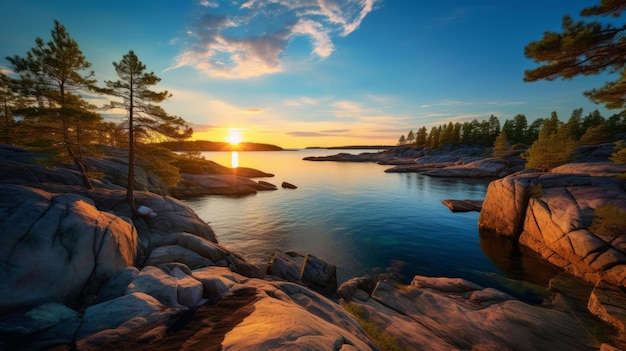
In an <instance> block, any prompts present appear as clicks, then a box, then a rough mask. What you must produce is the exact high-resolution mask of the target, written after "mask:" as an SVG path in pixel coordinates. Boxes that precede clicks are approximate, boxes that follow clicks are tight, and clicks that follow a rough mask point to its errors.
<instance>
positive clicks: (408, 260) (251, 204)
mask: <svg viewBox="0 0 626 351" xmlns="http://www.w3.org/2000/svg"><path fill="white" fill-rule="evenodd" d="M363 151H364V150H360V151H357V150H351V151H349V152H350V153H360V152H363ZM338 152H340V151H337V150H321V149H316V150H298V151H281V152H239V153H238V160H237V161H238V164H239V166H240V167H251V168H256V169H259V170H262V171H265V172H268V173H273V174H275V177H272V178H260V179H257V180H265V181H269V182H271V183H273V184H276V185H277V186H278V187H279V190H276V191H264V192H259V193H258V194H256V195H252V196H245V197H227V196H207V197H200V198H196V199H191V200H188V201H186V202H187V203H188V204H189V205H190V206H191V207H192V208H193V210H194V211H196V213H198V215H199V216H200V217H201V218H202V219H204V220H205V221H207V222H209V224H210V225H211V227H212V228H213V229H214V230H215V232H216V234H217V236H218V240H219V242H220V243H221V244H222V245H224V246H225V247H228V248H230V249H233V250H235V251H237V252H239V253H240V254H242V255H243V256H244V257H245V258H246V259H247V260H248V261H250V262H252V263H256V264H265V263H267V261H268V258H269V257H270V255H271V254H272V253H273V252H275V251H276V250H280V251H286V250H296V251H299V252H302V253H311V254H314V255H316V256H318V257H320V258H322V259H324V260H326V261H328V262H331V263H333V264H335V265H336V266H337V271H338V272H337V273H338V280H339V283H341V282H343V281H345V280H347V279H349V278H351V277H355V276H362V275H364V274H370V273H377V272H382V271H385V270H388V269H389V267H395V268H394V269H397V267H401V269H399V273H400V274H401V275H402V276H403V277H404V278H403V280H404V281H405V282H410V280H411V278H412V277H413V276H414V275H416V274H419V275H426V276H447V277H463V278H466V279H469V280H472V281H474V282H476V283H478V284H481V285H483V286H493V287H496V288H499V289H501V290H505V291H507V292H509V293H513V294H514V295H516V296H518V297H521V298H523V299H525V300H530V301H532V300H534V299H535V297H534V296H533V294H534V293H533V292H532V289H531V290H529V291H530V292H529V291H525V292H523V293H522V295H523V296H519V295H520V293H519V291H520V289H513V290H514V291H512V290H510V287H511V286H515V285H519V284H517V283H515V282H517V280H518V279H526V280H530V281H534V282H535V283H539V284H542V285H544V284H545V282H546V279H548V278H549V277H548V278H546V277H545V275H546V274H547V275H548V276H550V275H552V274H553V273H552V272H551V271H550V268H549V267H548V266H545V265H543V264H542V263H541V262H540V261H538V260H534V258H532V257H530V258H529V257H528V256H524V255H522V254H521V253H520V252H519V250H517V249H516V248H511V245H509V244H507V243H503V244H502V245H500V243H498V240H488V239H483V241H482V242H481V238H480V237H481V236H480V235H479V233H478V228H477V221H478V215H479V214H478V212H468V213H452V212H450V210H449V209H448V208H447V207H445V206H444V205H443V204H442V203H441V201H442V200H444V199H478V200H482V199H484V196H485V191H486V188H487V182H486V181H465V180H461V179H441V178H430V177H427V176H423V175H419V174H415V173H384V170H385V169H386V168H389V167H391V166H382V165H378V164H375V163H338V162H311V161H303V160H302V158H303V157H305V156H322V155H329V154H336V153H338ZM203 156H204V157H206V158H207V159H210V160H213V161H216V162H218V163H220V164H223V165H226V166H230V165H231V162H232V159H233V155H232V154H231V153H230V152H204V153H203ZM283 181H286V182H289V183H292V184H294V185H296V186H298V189H295V190H293V189H282V188H280V184H281V183H282V182H283ZM529 262H530V263H529ZM529 267H530V268H529ZM529 269H530V270H532V272H529V271H528V270H529ZM512 282H513V283H512Z"/></svg>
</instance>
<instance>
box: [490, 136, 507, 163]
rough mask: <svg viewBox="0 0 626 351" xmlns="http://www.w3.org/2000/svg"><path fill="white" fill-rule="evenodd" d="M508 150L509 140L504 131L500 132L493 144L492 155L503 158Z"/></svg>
mask: <svg viewBox="0 0 626 351" xmlns="http://www.w3.org/2000/svg"><path fill="white" fill-rule="evenodd" d="M508 151H509V141H508V139H507V137H506V133H505V132H500V134H498V137H497V138H496V141H495V143H494V145H493V157H494V158H504V156H506V154H507V152H508Z"/></svg>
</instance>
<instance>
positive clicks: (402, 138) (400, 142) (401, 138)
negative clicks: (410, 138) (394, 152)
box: [398, 134, 406, 145]
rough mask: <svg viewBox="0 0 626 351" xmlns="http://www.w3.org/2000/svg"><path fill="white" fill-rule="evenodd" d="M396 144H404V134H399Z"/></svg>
mask: <svg viewBox="0 0 626 351" xmlns="http://www.w3.org/2000/svg"><path fill="white" fill-rule="evenodd" d="M398 145H406V137H405V136H404V134H402V135H401V136H400V139H398Z"/></svg>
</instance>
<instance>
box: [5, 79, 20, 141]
mask: <svg viewBox="0 0 626 351" xmlns="http://www.w3.org/2000/svg"><path fill="white" fill-rule="evenodd" d="M0 105H1V106H0V115H1V116H2V118H1V120H0V124H1V125H2V128H1V129H0V143H4V144H8V145H12V144H13V142H14V140H15V126H16V123H15V118H14V117H13V110H15V109H17V108H19V107H20V105H21V99H20V96H19V94H18V92H17V86H16V85H15V83H14V82H13V81H12V80H11V78H9V76H7V75H6V74H4V72H0Z"/></svg>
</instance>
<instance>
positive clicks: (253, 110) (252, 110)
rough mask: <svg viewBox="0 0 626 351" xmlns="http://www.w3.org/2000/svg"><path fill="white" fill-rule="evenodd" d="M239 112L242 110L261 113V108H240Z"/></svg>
mask: <svg viewBox="0 0 626 351" xmlns="http://www.w3.org/2000/svg"><path fill="white" fill-rule="evenodd" d="M241 112H243V113H261V112H263V110H262V109H260V108H247V109H245V110H242V111H241Z"/></svg>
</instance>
